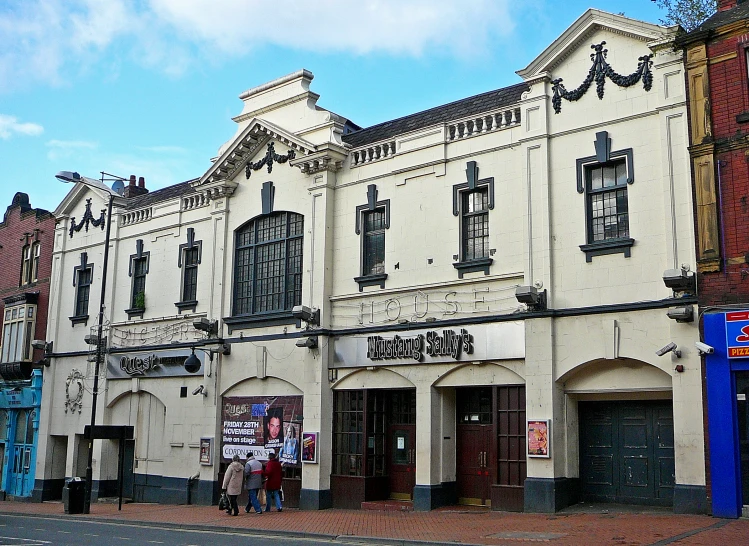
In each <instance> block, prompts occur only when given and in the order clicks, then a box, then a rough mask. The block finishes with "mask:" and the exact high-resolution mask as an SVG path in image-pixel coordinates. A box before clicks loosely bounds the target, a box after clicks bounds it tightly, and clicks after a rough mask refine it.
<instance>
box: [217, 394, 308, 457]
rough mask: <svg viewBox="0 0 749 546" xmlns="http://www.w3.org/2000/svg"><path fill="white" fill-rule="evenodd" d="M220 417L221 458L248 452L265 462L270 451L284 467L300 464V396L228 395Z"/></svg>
mask: <svg viewBox="0 0 749 546" xmlns="http://www.w3.org/2000/svg"><path fill="white" fill-rule="evenodd" d="M221 419H222V422H221V459H222V461H224V462H230V461H231V459H232V457H233V456H234V455H239V457H240V458H241V459H245V458H246V457H247V453H252V454H253V455H254V457H255V458H256V459H258V460H260V461H267V460H268V453H270V451H271V450H273V451H274V452H275V453H276V455H277V456H278V459H279V461H280V462H281V463H283V464H284V466H299V464H300V461H299V456H300V452H299V434H300V432H301V430H302V423H301V420H302V397H301V396H227V397H225V398H224V399H223V402H222V408H221Z"/></svg>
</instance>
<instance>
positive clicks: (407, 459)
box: [388, 425, 416, 500]
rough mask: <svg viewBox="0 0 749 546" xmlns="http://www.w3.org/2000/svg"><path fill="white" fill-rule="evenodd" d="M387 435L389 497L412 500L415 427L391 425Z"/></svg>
mask: <svg viewBox="0 0 749 546" xmlns="http://www.w3.org/2000/svg"><path fill="white" fill-rule="evenodd" d="M388 436H389V449H388V453H389V461H388V463H389V464H388V466H389V472H390V498H392V499H398V500H412V499H413V491H414V485H416V427H415V426H414V425H391V426H390V433H389V435H388Z"/></svg>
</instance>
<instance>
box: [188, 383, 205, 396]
mask: <svg viewBox="0 0 749 546" xmlns="http://www.w3.org/2000/svg"><path fill="white" fill-rule="evenodd" d="M192 394H193V396H197V395H199V394H202V395H203V396H208V393H207V392H205V387H204V386H203V385H200V386H199V387H198V388H197V389H195V390H194V391H192Z"/></svg>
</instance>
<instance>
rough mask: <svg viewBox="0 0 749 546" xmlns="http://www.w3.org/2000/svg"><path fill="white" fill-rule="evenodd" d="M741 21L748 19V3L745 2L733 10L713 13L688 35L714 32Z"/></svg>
mask: <svg viewBox="0 0 749 546" xmlns="http://www.w3.org/2000/svg"><path fill="white" fill-rule="evenodd" d="M743 19H749V3H747V2H744V3H741V4H739V5H738V6H736V7H734V8H731V9H727V10H725V11H719V12H717V13H715V14H714V15H712V16H711V17H709V18H708V19H706V20H705V21H704V22H703V23H702V24H701V25H700V26H698V27H697V28H695V29H694V30H692V31H691V32H689V35H692V34H696V33H698V32H704V31H706V30H714V29H717V28H720V27H722V26H725V25H729V24H731V23H735V22H737V21H741V20H743Z"/></svg>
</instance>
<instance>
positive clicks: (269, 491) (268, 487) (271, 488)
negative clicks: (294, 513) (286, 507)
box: [263, 451, 283, 512]
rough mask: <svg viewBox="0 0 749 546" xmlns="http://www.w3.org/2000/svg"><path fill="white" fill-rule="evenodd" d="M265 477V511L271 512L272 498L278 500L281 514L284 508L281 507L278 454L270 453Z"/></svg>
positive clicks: (277, 506)
mask: <svg viewBox="0 0 749 546" xmlns="http://www.w3.org/2000/svg"><path fill="white" fill-rule="evenodd" d="M263 476H265V478H266V481H265V493H266V495H265V497H266V501H265V511H266V512H270V502H271V498H273V497H275V498H276V509H277V510H278V511H279V512H280V511H281V510H282V509H283V508H282V507H281V463H279V462H278V461H277V460H276V452H275V451H271V452H270V453H268V464H266V465H265V470H263Z"/></svg>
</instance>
